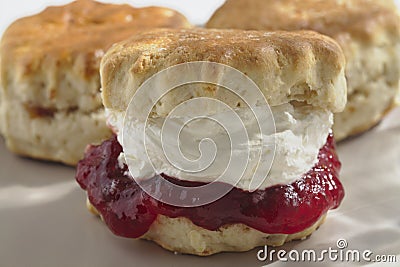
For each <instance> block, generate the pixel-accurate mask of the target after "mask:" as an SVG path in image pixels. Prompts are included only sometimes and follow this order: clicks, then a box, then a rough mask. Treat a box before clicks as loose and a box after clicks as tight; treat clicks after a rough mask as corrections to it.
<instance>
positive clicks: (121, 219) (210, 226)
mask: <svg viewBox="0 0 400 267" xmlns="http://www.w3.org/2000/svg"><path fill="white" fill-rule="evenodd" d="M121 152H122V147H121V145H120V144H119V143H118V141H117V138H116V137H113V138H111V139H110V140H108V141H105V142H104V143H103V144H102V145H100V146H91V147H89V148H88V149H87V151H86V155H85V158H84V159H83V160H81V161H80V162H79V164H78V168H77V174H76V180H77V181H78V183H79V184H80V186H81V187H82V189H84V190H86V193H87V195H88V204H89V205H88V206H89V208H90V210H92V211H94V212H95V213H96V214H99V215H100V216H101V218H102V220H103V221H104V222H105V223H106V225H107V226H108V227H109V229H110V230H111V231H112V232H113V233H114V234H116V235H118V236H123V237H128V238H143V239H151V240H154V241H155V242H157V243H159V244H160V245H161V246H163V247H165V248H167V249H171V250H174V251H178V252H182V253H190V254H196V255H210V254H214V253H217V252H221V251H246V250H250V249H252V248H254V247H256V246H261V245H272V246H279V245H282V244H283V243H284V242H286V241H290V240H293V239H302V238H304V237H307V236H308V235H310V234H311V233H312V232H313V231H314V230H315V229H316V228H317V227H318V226H319V225H320V224H322V222H323V219H324V218H325V216H326V213H327V212H328V210H329V209H335V208H337V207H338V206H339V205H340V202H341V201H342V199H343V197H344V190H343V187H342V184H341V183H340V181H339V179H338V175H339V170H340V166H341V164H340V162H339V160H338V158H337V155H336V152H335V142H334V139H333V136H332V135H329V137H328V139H327V142H326V144H325V145H324V147H322V148H321V150H320V152H319V155H318V163H317V164H316V165H315V166H314V167H313V168H312V169H311V170H310V171H309V172H308V173H306V174H304V175H303V177H301V178H300V179H299V180H297V181H296V182H295V183H292V184H290V185H281V186H274V187H270V188H267V189H265V190H257V191H254V192H251V193H250V192H248V191H243V190H241V189H238V188H233V189H232V190H231V191H230V192H229V193H228V194H227V195H225V196H224V197H222V198H221V199H219V200H217V201H215V202H213V203H210V204H208V205H204V206H200V207H195V208H193V207H190V208H185V207H175V206H171V205H167V204H165V203H162V202H159V201H157V200H155V199H153V198H152V197H150V196H149V195H147V194H146V193H145V192H144V191H143V189H142V188H141V187H140V186H139V185H138V184H137V183H136V182H135V180H134V179H132V177H131V176H130V175H129V171H128V168H127V166H126V165H124V166H121V165H120V164H119V162H118V156H119V155H120V153H121ZM162 177H163V178H164V179H167V180H168V181H170V182H173V183H175V184H178V185H182V186H199V185H201V183H194V182H185V181H181V180H178V179H176V178H173V177H168V176H165V175H162ZM160 185H161V186H163V183H162V179H160V178H154V179H151V180H149V181H148V183H147V185H146V186H148V189H150V188H155V187H157V186H160ZM164 185H165V184H164ZM161 190H162V191H163V192H168V188H162V189H161ZM171 231H172V232H171ZM173 232H175V233H177V234H176V235H177V236H175V237H174V236H173V235H172V236H170V237H169V238H168V233H170V234H171V233H173ZM235 235H238V236H236V237H234V236H235ZM179 238H181V239H180V240H177V239H179ZM235 238H236V239H235ZM240 238H244V239H243V240H248V243H242V242H240ZM238 239H239V240H238ZM180 244H181V246H180ZM241 245H243V247H242V246H241Z"/></svg>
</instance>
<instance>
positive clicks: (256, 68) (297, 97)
mask: <svg viewBox="0 0 400 267" xmlns="http://www.w3.org/2000/svg"><path fill="white" fill-rule="evenodd" d="M193 61H209V62H216V63H222V64H225V65H228V66H230V67H233V68H235V69H237V70H239V71H241V72H242V73H244V74H245V75H247V76H248V77H249V78H251V79H252V80H253V81H254V82H255V84H256V85H257V86H258V87H259V88H260V90H261V92H262V93H263V94H264V96H265V98H266V100H267V101H268V103H269V104H270V105H271V106H275V105H280V104H284V103H288V102H291V101H298V102H303V103H307V104H309V105H312V106H314V107H318V108H324V109H328V110H331V111H334V112H337V111H341V110H342V109H343V108H344V106H345V102H346V81H345V78H344V65H345V60H344V56H343V53H342V51H341V48H340V47H339V45H338V44H337V43H336V42H335V41H333V40H332V39H331V38H329V37H326V36H323V35H320V34H318V33H315V32H311V31H300V32H283V31H282V32H262V31H242V30H209V29H158V30H154V31H149V32H143V33H140V34H137V35H135V36H134V37H132V38H131V39H129V40H127V41H124V42H121V43H119V44H116V45H115V46H113V47H112V48H111V49H110V50H109V51H108V52H107V54H106V55H105V56H104V58H103V60H102V63H101V67H100V72H101V77H102V80H101V83H102V88H103V92H102V94H103V95H102V96H103V104H104V105H105V107H106V108H108V109H111V110H125V109H126V107H127V106H128V103H129V101H130V99H131V97H132V96H133V94H134V93H135V92H136V91H137V89H138V88H139V86H140V85H142V84H143V82H144V81H145V80H147V79H148V78H149V77H151V76H152V75H154V74H156V73H157V72H159V71H161V70H164V69H166V68H168V67H170V66H173V65H176V64H180V63H186V62H193ZM205 64H206V63H205ZM188 71H189V72H188V73H185V75H190V76H193V78H194V79H198V80H202V77H203V74H204V73H207V72H209V71H210V69H209V68H208V67H207V66H205V67H204V72H203V71H202V72H193V73H192V72H190V68H189V69H188ZM213 71H215V81H213V82H216V83H218V82H219V81H220V80H222V79H223V78H225V77H224V74H225V73H223V72H219V69H218V68H215V69H214V70H213ZM159 82H160V83H163V81H159ZM228 94H229V90H220V88H219V87H218V86H213V85H209V84H200V85H199V84H191V85H187V86H185V91H184V92H182V91H180V90H177V91H175V92H174V91H172V92H170V93H169V94H168V95H167V96H166V97H164V98H163V99H162V100H163V102H162V103H160V105H158V107H157V110H156V115H157V116H165V115H166V114H167V113H168V112H167V111H166V110H164V109H163V107H175V106H177V104H179V103H181V102H182V101H184V100H187V99H190V98H193V97H197V96H205V97H212V98H218V99H222V100H224V101H223V102H224V103H226V104H227V105H230V106H232V107H238V106H240V104H238V103H237V102H235V101H233V100H232V99H233V98H231V97H230V96H229V95H228Z"/></svg>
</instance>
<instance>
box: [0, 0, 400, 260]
mask: <svg viewBox="0 0 400 267" xmlns="http://www.w3.org/2000/svg"><path fill="white" fill-rule="evenodd" d="M62 2H67V1H56V0H54V1H47V0H36V1H32V0H17V1H7V2H6V1H4V0H2V1H1V8H0V32H1V31H2V30H4V29H5V28H6V27H7V26H8V24H9V23H11V22H12V21H13V20H14V19H16V18H17V17H20V16H23V15H27V14H32V13H35V12H37V11H39V10H41V9H42V8H43V7H44V6H45V5H47V4H48V3H62ZM119 2H124V1H119ZM127 2H129V1H127ZM138 2H143V3H146V4H147V3H149V2H150V1H140V0H137V1H136V0H135V1H130V3H138ZM151 2H152V3H159V4H160V5H168V6H172V7H176V6H178V4H179V6H181V8H182V9H180V10H181V11H182V12H183V13H185V14H186V15H187V16H188V17H189V18H190V19H191V20H192V22H193V23H196V24H201V23H204V22H205V21H206V20H207V18H208V17H209V16H210V15H211V14H210V11H211V10H212V9H214V8H215V7H216V6H218V5H219V4H220V3H221V2H222V1H220V0H218V1H215V0H207V1H205V0H196V1H183V0H181V1H179V0H174V1H171V0H158V1H156V0H154V1H151ZM397 2H399V1H397ZM399 117H400V110H397V112H396V113H392V114H391V116H390V118H389V119H387V120H385V122H384V123H382V124H381V125H380V126H379V127H378V128H375V129H374V130H373V131H370V132H368V133H367V134H365V135H363V136H360V137H359V138H357V139H352V140H349V141H347V142H345V143H342V144H340V146H339V154H340V157H341V160H342V162H343V171H342V179H341V180H342V181H343V184H344V186H345V189H346V197H345V199H344V201H343V205H342V206H341V207H340V209H338V210H336V211H333V212H331V213H330V214H329V217H328V220H327V222H326V223H325V224H324V225H323V226H322V227H321V228H320V229H319V230H318V231H317V232H315V233H314V234H313V235H312V236H311V238H309V239H308V240H305V241H303V242H292V243H289V244H287V245H286V246H284V248H285V249H293V248H296V249H302V248H320V249H326V248H327V247H329V246H331V247H335V243H336V241H337V239H338V238H345V239H347V241H348V243H349V247H350V248H353V249H356V248H357V249H370V250H372V251H374V253H375V254H378V253H383V254H393V253H394V254H400V215H399V214H400V194H399V192H400V121H399V119H398V118H399ZM0 153H1V154H0V225H1V228H0V266H2V267H3V266H4V267H8V266H61V267H62V266H98V267H101V266H121V267H122V266H132V267H134V266H157V267H159V266H176V267H177V266H191V267H196V266H261V265H263V264H265V263H261V262H259V261H258V260H257V259H256V253H257V250H253V251H250V252H247V253H236V254H235V253H225V254H219V255H215V256H212V257H208V258H199V257H193V256H187V255H174V254H172V253H170V252H167V251H165V250H163V249H161V248H159V247H158V246H156V245H154V244H152V243H150V242H146V241H131V240H127V239H123V238H118V237H115V236H113V235H112V234H111V233H110V232H109V231H108V230H107V228H106V227H105V226H104V225H103V224H102V223H101V222H100V220H98V219H97V218H96V217H94V216H92V215H91V214H89V213H88V212H87V211H86V208H85V204H84V202H85V195H84V193H83V191H82V190H80V189H79V188H78V186H77V184H76V183H75V181H74V180H73V176H74V169H73V168H69V167H65V166H61V165H57V164H49V163H42V162H36V161H32V160H28V159H23V158H19V157H15V156H13V155H11V154H10V153H9V152H8V151H6V149H5V148H4V145H3V142H2V141H1V140H0ZM398 259H399V260H400V257H398ZM282 265H283V264H282V263H280V262H275V263H273V264H271V266H282ZM307 265H309V266H312V265H311V264H307ZM315 265H316V264H315ZM399 265H400V264H399V263H397V264H393V265H391V266H399ZM293 266H298V265H297V264H296V265H294V264H293ZM325 266H331V263H329V262H327V263H326V264H325ZM377 266H381V265H377Z"/></svg>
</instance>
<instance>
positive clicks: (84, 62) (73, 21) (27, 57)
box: [1, 0, 190, 111]
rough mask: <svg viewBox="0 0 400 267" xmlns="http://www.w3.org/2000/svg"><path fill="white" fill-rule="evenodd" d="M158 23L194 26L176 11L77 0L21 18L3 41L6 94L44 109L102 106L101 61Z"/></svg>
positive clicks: (173, 25)
mask: <svg viewBox="0 0 400 267" xmlns="http://www.w3.org/2000/svg"><path fill="white" fill-rule="evenodd" d="M157 27H165V28H169V27H175V28H180V27H182V28H184V27H190V24H189V22H188V21H187V20H186V18H185V17H184V16H183V15H181V14H179V13H178V12H176V11H174V10H171V9H168V8H161V7H147V8H134V7H132V6H129V5H113V4H103V3H99V2H95V1H92V0H78V1H74V2H72V3H70V4H68V5H66V6H55V7H48V8H46V9H45V10H44V11H43V12H41V13H39V14H36V15H33V16H30V17H26V18H22V19H19V20H17V21H15V22H14V23H13V24H12V25H10V27H9V28H8V29H7V30H6V32H5V33H4V35H3V37H2V41H1V59H2V60H1V64H2V68H1V69H2V83H3V87H4V88H6V95H10V96H13V97H16V98H18V99H20V100H21V101H24V103H25V104H27V105H29V106H32V107H40V108H43V109H60V110H63V109H64V110H65V109H69V108H71V109H74V108H78V109H79V110H82V111H91V110H93V109H98V108H99V107H100V105H101V99H100V98H99V95H98V93H99V88H100V79H99V74H98V72H99V71H98V70H99V64H100V60H101V58H102V56H103V55H104V54H105V52H106V51H107V49H108V48H110V47H111V46H112V45H113V44H114V43H115V42H120V41H122V40H124V39H126V38H129V37H131V36H132V35H134V34H135V33H136V32H138V31H140V30H143V29H146V28H147V29H148V28H157Z"/></svg>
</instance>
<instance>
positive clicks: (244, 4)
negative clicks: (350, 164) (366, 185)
mask: <svg viewBox="0 0 400 267" xmlns="http://www.w3.org/2000/svg"><path fill="white" fill-rule="evenodd" d="M207 28H218V29H245V30H267V31H272V30H314V31H317V32H319V33H322V34H326V35H328V36H330V37H332V38H333V39H335V40H336V41H337V42H338V43H339V44H340V46H341V47H342V49H343V52H344V54H345V57H346V78H347V88H348V101H347V106H346V108H345V109H344V111H343V112H342V113H340V114H336V115H335V123H334V127H333V132H334V134H335V138H336V139H337V140H342V139H344V138H346V137H348V136H351V135H356V134H359V133H362V132H363V131H366V130H368V129H370V128H371V127H373V126H374V125H376V124H377V123H378V122H379V121H380V120H381V119H382V118H383V117H384V115H385V114H386V113H387V112H388V111H390V110H391V109H392V108H393V107H394V106H395V99H396V94H398V93H399V79H400V18H399V15H398V11H397V8H396V6H395V4H394V2H393V1H392V0H385V1H380V0H346V1H342V0H228V1H226V3H225V4H224V5H223V6H222V7H221V8H220V9H219V10H217V11H216V12H215V14H214V15H213V16H212V17H211V19H210V20H209V21H208V23H207Z"/></svg>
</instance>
